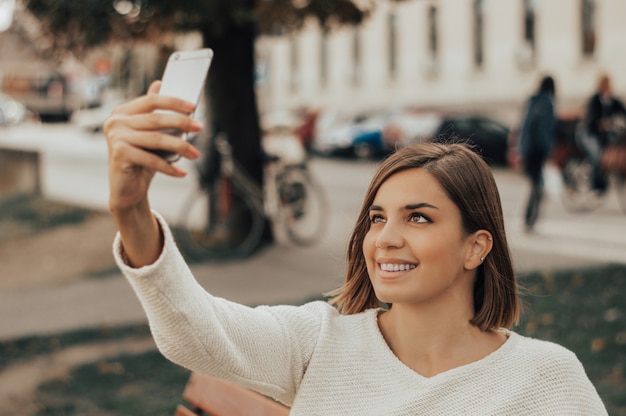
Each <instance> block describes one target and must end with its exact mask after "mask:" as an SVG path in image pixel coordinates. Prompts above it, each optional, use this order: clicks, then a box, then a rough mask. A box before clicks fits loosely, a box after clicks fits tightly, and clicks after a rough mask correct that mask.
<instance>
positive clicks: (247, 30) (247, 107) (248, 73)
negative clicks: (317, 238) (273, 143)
mask: <svg viewBox="0 0 626 416" xmlns="http://www.w3.org/2000/svg"><path fill="white" fill-rule="evenodd" d="M255 38H256V31H255V27H254V25H253V24H252V23H248V24H245V25H234V24H233V25H229V28H228V29H227V31H225V32H223V33H221V34H220V35H219V36H214V35H213V33H212V31H211V28H207V29H206V30H204V31H203V41H204V45H205V47H210V48H212V49H213V51H214V57H213V62H212V64H211V69H210V70H209V74H208V79H207V83H206V88H207V90H206V92H205V94H206V98H207V100H206V102H207V103H208V108H209V120H210V123H211V124H210V125H209V126H206V127H207V128H208V129H209V131H210V135H211V136H215V135H216V134H218V133H225V134H226V137H227V138H228V141H229V142H230V144H231V146H232V152H233V156H234V159H235V161H236V162H237V163H238V165H239V166H240V167H242V168H243V169H244V170H245V171H246V173H247V174H248V175H249V176H250V178H251V179H253V180H254V181H255V182H256V183H257V185H258V186H259V187H262V184H263V157H262V150H261V131H260V127H259V113H258V109H257V102H256V92H255V80H254V77H255V59H254V57H255V50H254V43H255ZM206 160H207V164H209V165H210V166H205V171H206V172H211V171H214V169H216V166H215V160H214V159H213V160H212V158H210V157H209V158H206ZM211 205H212V204H211ZM213 211H214V212H213V213H211V212H210V213H209V218H210V219H211V220H214V219H215V217H216V214H215V211H217V208H216V207H215V206H213ZM239 226H241V227H244V228H245V227H246V224H239ZM231 231H233V234H234V235H237V234H238V231H243V232H245V230H231ZM266 234H267V235H266V236H265V237H264V241H263V242H265V243H267V242H269V241H271V240H272V237H271V233H266Z"/></svg>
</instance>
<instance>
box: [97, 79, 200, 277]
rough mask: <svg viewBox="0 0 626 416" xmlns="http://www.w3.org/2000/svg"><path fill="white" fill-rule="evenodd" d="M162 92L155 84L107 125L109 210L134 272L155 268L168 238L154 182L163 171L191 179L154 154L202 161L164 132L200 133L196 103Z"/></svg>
mask: <svg viewBox="0 0 626 416" xmlns="http://www.w3.org/2000/svg"><path fill="white" fill-rule="evenodd" d="M159 88H160V82H159V81H157V82H155V83H153V84H152V85H151V86H150V89H149V90H148V93H147V94H146V95H144V96H141V97H139V98H136V99H134V100H132V101H129V102H127V103H125V104H122V105H120V106H119V107H117V108H116V109H115V110H114V111H113V113H112V115H111V117H109V119H107V121H106V122H105V124H104V134H105V136H106V139H107V145H108V149H109V188H110V195H109V210H110V211H111V214H112V216H113V218H114V220H115V223H116V225H117V227H118V229H119V231H120V236H121V241H122V245H123V248H124V253H125V255H126V261H127V263H128V265H129V266H132V267H141V266H145V265H148V264H152V263H153V262H154V261H155V260H156V259H157V258H158V257H159V255H160V253H161V250H162V247H163V236H162V234H161V230H160V229H159V225H158V223H157V221H156V219H155V218H154V216H153V215H152V212H151V210H150V202H149V200H148V189H149V187H150V183H151V182H152V178H153V177H154V175H155V174H156V173H157V172H160V173H163V174H165V175H169V176H174V177H183V176H185V175H186V174H187V172H185V171H184V170H183V169H181V168H179V167H177V166H176V165H174V164H170V163H168V162H166V161H165V160H164V159H162V158H161V157H159V156H157V155H156V154H154V153H152V152H150V151H149V150H166V151H171V152H175V153H178V154H179V155H181V156H182V157H186V158H189V159H196V158H197V157H198V156H199V152H198V150H197V149H196V148H195V147H193V146H192V145H191V144H189V143H188V142H186V141H183V140H180V139H179V138H177V137H174V136H171V135H169V134H166V133H163V132H162V131H163V130H164V129H179V130H183V131H186V132H191V133H196V132H199V131H200V130H201V129H202V125H201V124H200V123H199V122H198V121H196V120H193V119H192V118H191V117H189V116H188V114H191V113H192V112H193V110H194V104H192V103H189V102H185V101H182V100H180V99H177V98H172V97H164V96H160V95H158V91H159ZM155 110H171V111H174V112H175V113H157V112H155Z"/></svg>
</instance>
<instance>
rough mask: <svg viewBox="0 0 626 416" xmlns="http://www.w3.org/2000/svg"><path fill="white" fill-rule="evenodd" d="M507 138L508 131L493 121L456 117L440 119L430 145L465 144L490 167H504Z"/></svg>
mask: <svg viewBox="0 0 626 416" xmlns="http://www.w3.org/2000/svg"><path fill="white" fill-rule="evenodd" d="M510 135H511V130H510V128H509V127H507V126H506V125H505V124H503V123H502V122H500V121H498V120H496V119H493V118H491V117H486V116H481V115H460V116H450V117H444V118H443V119H442V120H441V122H440V123H439V126H438V127H437V129H436V130H435V131H434V133H433V136H432V141H434V142H439V143H451V142H463V143H469V144H470V145H472V146H474V150H475V151H476V153H478V154H479V155H481V156H482V157H483V159H484V160H485V161H486V162H487V163H489V164H490V165H496V166H507V165H508V148H509V141H510Z"/></svg>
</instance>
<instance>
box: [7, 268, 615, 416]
mask: <svg viewBox="0 0 626 416" xmlns="http://www.w3.org/2000/svg"><path fill="white" fill-rule="evenodd" d="M520 283H521V284H522V285H523V287H524V295H523V300H524V303H525V308H524V314H523V319H522V321H521V322H520V325H519V326H518V327H517V328H515V330H516V331H517V332H520V333H522V334H526V335H529V336H533V337H537V338H541V339H546V340H552V341H555V342H558V343H560V344H562V345H564V346H566V347H567V348H569V349H571V350H573V351H574V352H575V353H576V354H577V355H578V357H579V359H580V360H581V361H582V362H583V365H584V366H585V368H586V370H587V373H588V375H589V377H590V378H591V380H592V382H593V384H594V385H595V386H596V388H597V389H598V392H599V394H600V396H601V397H602V399H603V400H604V402H605V405H606V406H607V408H608V410H609V414H610V415H617V416H619V415H626V383H625V380H624V370H625V369H626V266H617V265H607V266H604V267H597V268H589V269H581V270H573V271H556V272H553V273H530V274H525V275H521V276H520ZM147 333H148V332H147V329H146V328H145V327H144V326H139V327H129V328H117V329H108V330H91V331H81V332H77V333H70V334H62V335H59V336H57V337H52V338H29V339H25V340H17V341H13V342H10V343H4V344H0V353H1V354H0V357H10V358H8V361H15V360H19V359H25V358H28V357H32V356H35V355H38V354H41V353H47V352H50V351H51V350H58V349H60V348H63V347H66V346H70V345H76V344H79V343H81V342H94V341H95V340H97V339H102V340H110V339H120V338H125V337H129V336H136V335H145V334H147ZM3 360H4V362H2V363H1V364H4V365H6V364H7V363H8V361H7V359H6V358H3ZM188 376H189V373H188V371H186V370H184V369H181V368H179V367H177V366H176V365H174V364H171V363H170V362H168V361H167V360H165V359H164V358H162V357H161V356H160V354H159V353H157V352H156V351H151V352H147V353H144V354H140V355H134V356H120V357H116V358H114V359H107V360H102V361H98V362H94V363H91V364H87V365H84V366H81V367H78V368H76V369H74V371H73V372H72V373H71V374H70V376H69V377H67V378H64V379H63V380H55V381H50V382H47V383H45V384H43V385H41V386H39V391H38V397H37V402H38V404H39V407H40V409H41V410H40V412H39V413H38V414H39V415H55V416H56V415H58V416H60V415H64V416H65V415H91V416H100V415H117V416H124V415H129V416H130V415H133V416H141V415H151V416H157V415H173V414H174V409H175V407H176V404H177V403H179V402H180V395H181V392H182V390H183V388H184V385H185V383H186V381H187V378H188Z"/></svg>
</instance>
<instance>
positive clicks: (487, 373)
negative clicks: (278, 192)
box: [114, 217, 607, 416]
mask: <svg viewBox="0 0 626 416" xmlns="http://www.w3.org/2000/svg"><path fill="white" fill-rule="evenodd" d="M159 220H160V222H161V225H162V227H163V230H164V234H165V246H164V249H163V253H162V254H161V257H160V258H159V259H158V260H157V261H156V262H155V263H154V264H152V265H150V266H146V267H142V268H140V269H133V268H130V267H128V266H127V265H125V263H124V261H123V254H122V248H121V245H120V240H119V236H118V237H117V238H116V241H115V243H114V254H115V256H116V260H117V262H118V265H119V267H120V269H121V270H122V271H123V273H124V274H125V275H126V277H127V278H128V280H129V281H130V283H131V285H132V287H133V288H134V290H135V291H136V293H137V296H138V297H139V299H140V301H141V303H142V305H143V307H144V308H145V311H146V314H147V316H148V319H149V322H150V326H151V330H152V333H153V336H154V338H155V340H156V342H157V345H158V347H159V349H160V351H161V352H162V353H163V355H165V356H166V357H167V358H169V359H170V360H172V361H173V362H175V363H177V364H179V365H181V366H184V367H186V368H188V369H190V370H193V371H197V372H201V373H205V374H209V375H213V376H216V377H220V378H224V379H227V380H230V381H232V382H235V383H237V384H240V385H243V386H245V387H248V388H251V389H254V390H257V391H259V392H261V393H263V394H266V395H268V396H271V397H274V398H276V399H277V400H279V401H281V402H283V403H285V404H286V405H288V406H291V414H292V415H306V416H312V415H320V416H330V415H359V416H364V415H376V416H380V415H445V416H449V415H581V416H583V415H584V416H590V415H606V414H607V412H606V410H605V408H604V406H603V404H602V401H601V400H600V398H599V396H598V394H597V392H596V390H595V388H594V387H593V385H592V384H591V382H590V381H589V379H588V378H587V376H586V374H585V371H584V369H583V367H582V365H581V363H580V362H579V361H578V359H577V358H576V356H575V355H574V354H573V353H572V352H570V351H569V350H567V349H565V348H563V347H561V346H559V345H556V344H553V343H549V342H545V341H539V340H535V339H531V338H526V337H523V336H521V335H518V334H516V333H515V332H510V333H509V338H508V340H507V341H506V342H505V343H504V344H503V345H502V346H501V347H500V348H499V349H498V350H496V351H495V352H493V353H492V354H490V355H489V356H487V357H485V358H483V359H481V360H479V361H476V362H473V363H471V364H468V365H465V366H462V367H458V368H455V369H452V370H449V371H445V372H443V373H441V374H438V375H436V376H434V377H430V378H427V377H423V376H421V375H419V374H417V373H416V372H414V371H412V370H411V369H409V368H408V367H406V366H405V365H404V364H403V363H402V362H401V361H400V360H399V359H398V358H397V357H396V356H395V355H394V354H393V352H392V351H391V350H390V348H389V347H388V346H387V344H386V342H385V340H384V339H383V337H382V335H381V333H380V331H379V329H378V324H377V316H378V311H377V310H368V311H365V312H363V313H360V314H357V315H340V314H339V313H337V311H336V310H335V309H334V308H333V307H332V306H330V305H328V304H327V303H325V302H312V303H309V304H306V305H303V306H261V307H256V308H250V307H246V306H243V305H239V304H235V303H232V302H229V301H226V300H224V299H221V298H216V297H213V296H211V295H210V294H209V293H207V292H206V291H205V290H204V289H203V288H202V287H201V286H200V285H199V284H198V283H197V282H196V280H195V279H194V277H193V275H192V274H191V271H190V270H189V268H188V267H187V265H186V263H185V262H184V260H183V258H182V256H181V255H180V253H179V252H178V250H177V248H176V246H175V243H174V240H173V238H172V235H171V232H170V230H169V228H168V227H167V225H166V224H165V223H164V221H163V219H162V218H160V217H159Z"/></svg>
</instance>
